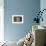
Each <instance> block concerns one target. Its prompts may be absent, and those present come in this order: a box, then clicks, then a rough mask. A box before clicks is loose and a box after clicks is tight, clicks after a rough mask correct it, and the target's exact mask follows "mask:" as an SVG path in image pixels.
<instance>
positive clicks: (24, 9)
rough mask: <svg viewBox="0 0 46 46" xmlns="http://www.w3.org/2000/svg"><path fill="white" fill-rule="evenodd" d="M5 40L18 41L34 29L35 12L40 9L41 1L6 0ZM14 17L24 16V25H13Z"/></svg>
mask: <svg viewBox="0 0 46 46" xmlns="http://www.w3.org/2000/svg"><path fill="white" fill-rule="evenodd" d="M4 2H5V3H4V5H5V6H4V8H5V9H4V20H5V21H4V26H5V28H4V31H5V40H7V41H18V40H19V39H20V38H23V37H24V36H25V35H26V34H27V33H28V32H29V31H31V29H32V21H33V19H34V17H36V14H35V12H38V11H39V9H40V0H5V1H4ZM12 15H24V23H23V24H12Z"/></svg>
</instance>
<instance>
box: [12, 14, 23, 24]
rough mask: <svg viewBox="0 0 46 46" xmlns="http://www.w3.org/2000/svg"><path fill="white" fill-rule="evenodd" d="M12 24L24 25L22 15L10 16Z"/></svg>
mask: <svg viewBox="0 0 46 46" xmlns="http://www.w3.org/2000/svg"><path fill="white" fill-rule="evenodd" d="M12 23H14V24H21V23H24V15H12Z"/></svg>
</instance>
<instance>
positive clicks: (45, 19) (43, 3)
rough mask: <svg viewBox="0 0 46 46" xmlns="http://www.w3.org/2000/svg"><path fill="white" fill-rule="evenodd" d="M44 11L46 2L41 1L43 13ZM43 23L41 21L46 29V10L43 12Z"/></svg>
mask: <svg viewBox="0 0 46 46" xmlns="http://www.w3.org/2000/svg"><path fill="white" fill-rule="evenodd" d="M43 9H46V0H41V1H40V10H41V11H42V10H43ZM42 17H43V22H42V21H40V25H42V26H45V27H46V10H45V11H44V12H43V15H42Z"/></svg>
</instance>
